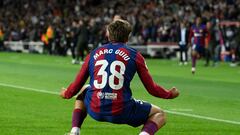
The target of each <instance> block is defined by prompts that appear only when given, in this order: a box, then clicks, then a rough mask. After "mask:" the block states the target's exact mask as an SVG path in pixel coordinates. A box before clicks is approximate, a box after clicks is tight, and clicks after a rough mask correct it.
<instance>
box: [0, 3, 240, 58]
mask: <svg viewBox="0 0 240 135" xmlns="http://www.w3.org/2000/svg"><path fill="white" fill-rule="evenodd" d="M126 3H127V4H126ZM239 5H240V0H219V1H214V0H201V1H199V0H185V1H177V0H115V1H108V0H81V1H80V0H71V1H67V0H49V1H31V0H4V1H1V2H0V28H1V29H2V31H3V33H4V41H7V42H8V41H24V42H30V41H42V42H44V45H45V46H46V45H47V44H51V45H53V46H51V47H50V50H51V51H53V54H59V53H60V55H64V53H66V52H65V50H67V45H66V44H67V43H66V41H67V37H68V36H70V37H71V38H72V39H73V42H75V40H77V35H76V34H77V30H76V29H79V20H84V21H85V22H87V23H88V28H89V33H90V37H89V43H90V44H92V45H93V47H96V46H98V45H99V43H105V42H106V37H105V27H106V25H107V24H108V23H109V22H110V21H111V20H112V18H113V16H114V15H116V14H118V15H120V16H122V17H123V18H124V19H127V20H128V21H130V22H131V24H133V32H132V36H131V38H130V41H129V44H131V45H137V46H139V45H147V44H152V43H156V42H157V43H158V42H176V41H177V28H178V26H179V22H181V21H185V22H186V23H187V26H190V25H191V24H192V23H193V22H194V18H195V17H196V16H199V15H201V16H202V17H203V21H204V23H206V22H207V21H211V22H212V23H213V24H214V25H216V23H217V21H218V20H220V22H222V21H225V22H226V21H228V22H229V23H224V24H225V25H223V33H229V31H226V30H228V29H229V26H230V25H228V24H232V22H237V23H234V24H235V25H231V26H233V27H238V29H234V30H233V29H232V28H231V30H230V32H232V33H233V37H234V38H235V37H237V33H239V32H238V31H239V22H238V21H239V20H240V6H239ZM49 26H52V27H53V33H54V35H53V39H52V41H51V42H49V41H50V39H49V37H47V34H46V33H47V29H48V27H49ZM225 35H226V34H225ZM235 39H236V38H235ZM73 44H74V43H73ZM167 44H169V43H167ZM176 44H177V43H176ZM237 44H239V43H237ZM6 45H8V44H6ZM45 46H44V47H45ZM169 47H170V46H169ZM144 48H149V46H148V47H144ZM150 48H151V47H150ZM158 48H162V46H159V47H158ZM48 49H49V48H48ZM152 54H153V53H152Z"/></svg>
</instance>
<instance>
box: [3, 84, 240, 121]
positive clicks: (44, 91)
mask: <svg viewBox="0 0 240 135" xmlns="http://www.w3.org/2000/svg"><path fill="white" fill-rule="evenodd" d="M0 86H5V87H11V88H17V89H23V90H27V91H34V92H40V93H47V94H54V95H59V93H57V92H51V91H47V90H41V89H35V88H28V87H24V86H17V85H11V84H5V83H0ZM165 112H167V113H170V114H175V115H181V116H186V117H192V118H198V119H205V120H211V121H217V122H223V123H229V124H235V125H240V122H238V121H231V120H224V119H218V118H213V117H208V116H202V115H196V114H190V113H183V112H177V111H170V110H165Z"/></svg>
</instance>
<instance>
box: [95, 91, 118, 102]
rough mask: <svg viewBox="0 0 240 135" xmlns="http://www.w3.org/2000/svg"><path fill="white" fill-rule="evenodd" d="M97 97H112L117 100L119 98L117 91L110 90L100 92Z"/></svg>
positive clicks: (111, 98)
mask: <svg viewBox="0 0 240 135" xmlns="http://www.w3.org/2000/svg"><path fill="white" fill-rule="evenodd" d="M97 97H98V98H99V99H110V100H116V99H117V93H109V92H98V93H97Z"/></svg>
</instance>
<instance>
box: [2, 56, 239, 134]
mask: <svg viewBox="0 0 240 135" xmlns="http://www.w3.org/2000/svg"><path fill="white" fill-rule="evenodd" d="M70 61H71V59H70V57H56V56H46V55H34V54H19V53H2V52H0V134H1V135H64V134H65V133H67V132H68V131H69V130H70V128H71V115H72V109H73V104H74V99H71V100H63V99H61V98H60V97H59V95H57V94H54V93H59V91H60V89H61V87H67V86H68V84H69V83H70V82H71V81H73V79H74V78H75V75H76V73H77V72H78V71H79V68H80V65H71V64H70ZM147 64H148V68H149V70H150V73H151V74H152V76H153V78H154V80H155V81H156V82H157V83H158V84H160V85H162V86H164V87H166V88H170V87H171V86H176V87H177V88H178V89H179V90H180V93H181V95H180V97H178V98H177V99H174V100H164V99H159V98H155V97H152V96H151V95H149V94H148V93H147V91H146V90H145V89H144V87H143V85H142V84H141V82H140V80H139V78H138V76H137V75H136V76H135V78H134V79H133V81H132V83H131V88H132V90H133V96H134V97H135V98H137V99H142V100H145V101H148V102H151V103H153V104H155V105H158V106H159V107H161V108H162V109H164V110H168V111H169V112H170V113H167V117H168V122H167V124H166V126H165V127H164V128H162V129H161V130H160V131H158V133H157V135H240V68H239V67H235V68H232V67H229V65H228V64H226V63H220V65H219V66H218V67H203V64H204V63H203V61H200V62H199V63H198V66H197V71H196V74H195V75H192V74H191V72H190V65H188V66H178V62H177V61H176V60H175V61H174V60H173V61H167V60H159V59H147ZM38 90H40V91H41V90H42V92H37V91H38ZM48 92H49V93H48ZM51 93H52V94H51ZM171 112H177V113H183V114H187V115H190V116H183V115H177V114H173V113H171ZM196 116H203V117H201V118H196ZM206 117H207V118H211V119H214V118H215V120H209V119H206ZM218 120H222V121H218ZM140 129H141V127H138V128H133V127H130V126H127V125H115V124H110V123H104V122H96V121H95V120H93V119H92V118H90V117H89V116H88V117H87V119H86V120H85V122H84V124H83V126H82V130H81V133H82V134H83V135H137V134H138V133H139V131H140Z"/></svg>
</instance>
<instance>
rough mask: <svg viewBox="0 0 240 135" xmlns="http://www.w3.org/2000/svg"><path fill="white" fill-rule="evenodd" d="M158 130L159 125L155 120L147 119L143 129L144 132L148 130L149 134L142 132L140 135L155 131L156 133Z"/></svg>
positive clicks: (151, 133)
mask: <svg viewBox="0 0 240 135" xmlns="http://www.w3.org/2000/svg"><path fill="white" fill-rule="evenodd" d="M157 131H158V126H157V124H156V123H155V122H153V121H150V120H149V121H147V122H146V123H145V124H144V126H143V129H142V132H141V133H143V132H146V133H148V134H144V133H143V134H141V133H140V135H154V133H156V132H157Z"/></svg>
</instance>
